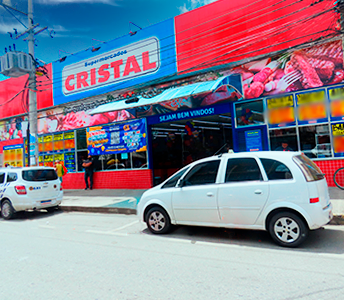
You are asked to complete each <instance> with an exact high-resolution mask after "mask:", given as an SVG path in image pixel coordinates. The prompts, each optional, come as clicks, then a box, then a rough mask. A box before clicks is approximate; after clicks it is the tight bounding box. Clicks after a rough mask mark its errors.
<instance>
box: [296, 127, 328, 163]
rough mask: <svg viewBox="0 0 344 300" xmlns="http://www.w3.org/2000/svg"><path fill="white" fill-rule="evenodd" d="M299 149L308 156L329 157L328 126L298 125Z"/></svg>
mask: <svg viewBox="0 0 344 300" xmlns="http://www.w3.org/2000/svg"><path fill="white" fill-rule="evenodd" d="M299 136H300V146H301V151H302V152H303V153H304V154H305V155H307V156H308V157H309V158H323V157H331V140H330V130H329V126H328V125H327V124H326V125H316V126H303V127H299Z"/></svg>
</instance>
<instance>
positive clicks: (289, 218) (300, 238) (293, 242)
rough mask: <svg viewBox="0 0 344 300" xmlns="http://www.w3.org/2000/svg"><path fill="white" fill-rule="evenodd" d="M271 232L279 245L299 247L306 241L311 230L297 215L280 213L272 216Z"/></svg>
mask: <svg viewBox="0 0 344 300" xmlns="http://www.w3.org/2000/svg"><path fill="white" fill-rule="evenodd" d="M269 232H270V235H271V237H272V239H273V240H274V241H275V242H276V243H277V244H278V245H280V246H284V247H297V246H299V245H300V244H301V243H303V242H304V241H305V240H306V238H307V236H308V232H309V229H308V227H307V225H306V224H305V222H304V221H303V220H302V219H301V218H300V217H299V216H297V215H296V214H293V213H291V212H280V213H277V214H275V215H274V216H272V218H271V220H270V222H269Z"/></svg>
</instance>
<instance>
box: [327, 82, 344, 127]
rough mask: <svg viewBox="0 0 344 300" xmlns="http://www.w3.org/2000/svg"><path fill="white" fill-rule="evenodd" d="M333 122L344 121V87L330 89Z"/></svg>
mask: <svg viewBox="0 0 344 300" xmlns="http://www.w3.org/2000/svg"><path fill="white" fill-rule="evenodd" d="M328 91H329V95H328V96H329V100H330V113H331V121H341V120H344V87H338V88H333V89H329V90H328Z"/></svg>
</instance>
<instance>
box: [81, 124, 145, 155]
mask: <svg viewBox="0 0 344 300" xmlns="http://www.w3.org/2000/svg"><path fill="white" fill-rule="evenodd" d="M87 149H88V152H89V153H90V155H102V154H116V153H129V152H140V151H146V150H147V142H146V122H145V119H138V120H135V121H131V122H128V123H122V124H112V125H105V126H95V127H89V128H87Z"/></svg>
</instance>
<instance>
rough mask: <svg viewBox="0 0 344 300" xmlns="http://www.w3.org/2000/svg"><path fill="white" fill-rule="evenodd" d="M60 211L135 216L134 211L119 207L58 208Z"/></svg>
mask: <svg viewBox="0 0 344 300" xmlns="http://www.w3.org/2000/svg"><path fill="white" fill-rule="evenodd" d="M60 210H62V211H65V212H72V211H77V212H91V213H103V214H123V215H136V209H131V208H121V207H87V206H60Z"/></svg>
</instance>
